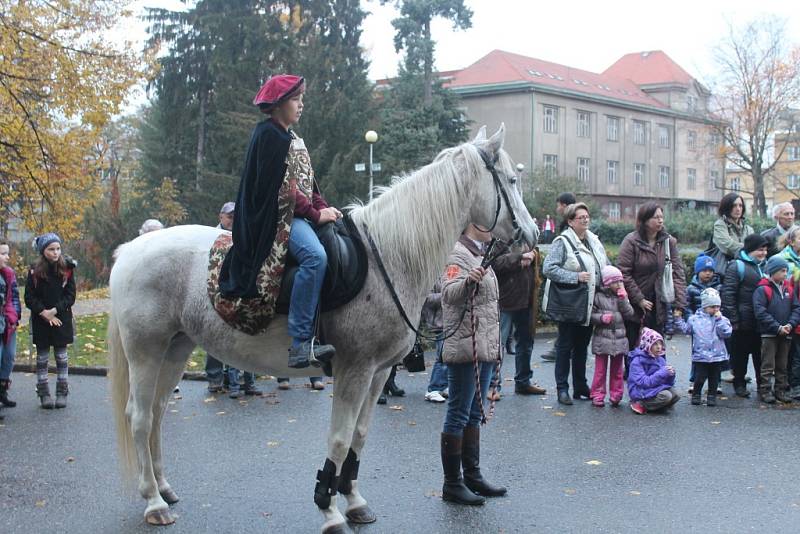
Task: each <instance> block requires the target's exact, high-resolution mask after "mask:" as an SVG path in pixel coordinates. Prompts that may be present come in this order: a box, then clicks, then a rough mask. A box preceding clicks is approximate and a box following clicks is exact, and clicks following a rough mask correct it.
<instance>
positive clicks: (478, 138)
mask: <svg viewBox="0 0 800 534" xmlns="http://www.w3.org/2000/svg"><path fill="white" fill-rule="evenodd" d="M481 141H486V126H485V125H484V126H481V129H480V130H478V135H476V136H475V139H473V140H472V142H473V143H480V142H481Z"/></svg>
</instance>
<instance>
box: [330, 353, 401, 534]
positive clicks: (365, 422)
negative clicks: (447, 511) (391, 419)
mask: <svg viewBox="0 0 800 534" xmlns="http://www.w3.org/2000/svg"><path fill="white" fill-rule="evenodd" d="M390 372H391V367H388V368H386V369H383V370H381V371H378V372H377V373H375V375H374V376H373V378H372V384H371V385H370V387H369V394H368V395H367V398H366V399H365V400H364V404H362V405H361V411H360V413H359V414H358V420H357V421H356V427H355V431H354V432H353V437H352V441H351V443H350V450H349V451H348V452H347V458H345V461H344V465H343V466H342V469H341V472H340V474H339V493H341V494H342V495H344V497H345V499H346V500H347V509H346V510H345V516H346V517H347V520H348V521H350V522H352V523H358V524H364V523H374V522H375V520H376V519H377V517H376V516H375V513H374V512H373V511H372V509H371V508H370V507H369V506H368V505H367V500H366V499H364V497H362V495H361V493H360V492H359V490H358V468H359V465H360V462H361V451H362V450H363V449H364V442H366V440H367V432H369V427H370V424H371V423H372V414H373V413H374V412H375V406H376V405H377V400H378V397H379V396H380V394H381V390H383V386H384V385H385V384H386V380H387V378H388V376H389V373H390Z"/></svg>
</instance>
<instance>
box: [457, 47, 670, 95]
mask: <svg viewBox="0 0 800 534" xmlns="http://www.w3.org/2000/svg"><path fill="white" fill-rule="evenodd" d="M625 57H627V56H625ZM623 59H624V58H623ZM670 61H671V60H670ZM678 68H680V67H678ZM512 82H529V83H533V84H537V85H544V86H548V87H552V88H554V89H561V90H568V91H574V92H580V93H587V94H590V95H595V96H602V97H605V98H612V99H615V100H621V101H625V102H631V103H635V104H640V105H646V106H651V107H657V108H667V107H668V106H666V105H665V104H662V103H661V102H659V101H658V100H656V99H655V98H652V97H650V96H649V95H647V94H645V93H644V92H642V90H641V89H639V87H638V86H637V85H636V84H635V83H634V82H633V81H631V80H630V79H628V78H626V77H622V76H618V75H615V74H609V73H608V71H606V72H605V73H603V74H596V73H594V72H589V71H585V70H581V69H575V68H572V67H567V66H566V65H559V64H558V63H551V62H549V61H543V60H541V59H536V58H532V57H526V56H521V55H519V54H512V53H510V52H504V51H502V50H493V51H492V52H489V54H487V55H486V56H484V57H482V58H481V59H479V60H478V61H476V62H475V63H473V64H472V65H470V66H469V67H467V68H465V69H462V70H460V71H456V72H455V73H454V74H453V79H452V80H451V81H450V82H449V83H448V84H446V85H447V86H448V87H450V88H453V89H455V88H461V87H468V86H480V85H490V84H501V83H512Z"/></svg>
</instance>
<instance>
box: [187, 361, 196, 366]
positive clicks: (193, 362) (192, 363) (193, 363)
mask: <svg viewBox="0 0 800 534" xmlns="http://www.w3.org/2000/svg"><path fill="white" fill-rule="evenodd" d="M189 367H197V362H196V361H194V360H189Z"/></svg>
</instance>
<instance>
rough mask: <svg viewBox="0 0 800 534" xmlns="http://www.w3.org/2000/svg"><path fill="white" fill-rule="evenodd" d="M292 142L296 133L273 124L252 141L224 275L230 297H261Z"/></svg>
mask: <svg viewBox="0 0 800 534" xmlns="http://www.w3.org/2000/svg"><path fill="white" fill-rule="evenodd" d="M291 142H292V136H291V134H290V133H289V132H288V131H287V130H284V129H283V128H282V127H281V126H279V125H277V124H276V123H274V122H272V121H271V120H266V121H264V122H260V123H259V124H258V125H257V126H256V127H255V129H254V130H253V135H252V136H251V137H250V146H249V147H248V149H247V157H246V158H245V165H244V171H242V180H241V182H240V183H239V194H238V195H237V196H236V211H235V212H234V215H233V246H232V247H231V249H230V250H229V251H228V253H227V255H226V256H225V260H224V261H223V263H222V270H221V271H220V278H219V287H220V291H221V293H222V295H223V296H224V297H226V298H236V297H244V298H254V297H257V296H259V295H258V291H257V289H256V278H257V276H258V271H259V269H261V265H262V264H263V263H264V261H265V260H266V259H267V256H268V255H269V253H270V250H272V244H273V242H274V241H275V233H276V232H277V226H278V218H279V215H280V214H279V213H278V191H279V190H280V188H281V185H282V184H283V177H284V176H285V174H286V155H287V154H288V153H289V147H290V146H291Z"/></svg>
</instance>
